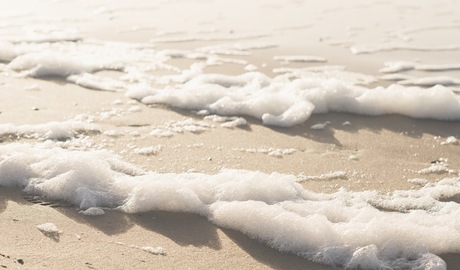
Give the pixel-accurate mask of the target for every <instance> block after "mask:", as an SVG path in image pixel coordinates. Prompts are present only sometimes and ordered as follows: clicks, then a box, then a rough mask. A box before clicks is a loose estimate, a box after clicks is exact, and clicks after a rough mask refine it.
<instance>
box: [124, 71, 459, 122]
mask: <svg viewBox="0 0 460 270" xmlns="http://www.w3.org/2000/svg"><path fill="white" fill-rule="evenodd" d="M331 72H332V71H326V73H322V72H321V73H319V74H316V73H312V72H308V73H307V74H308V75H307V74H303V73H299V74H297V75H298V76H299V77H300V78H299V79H294V80H292V81H290V80H286V77H285V76H283V75H281V76H278V77H275V78H272V79H270V78H268V77H267V76H265V75H264V74H262V73H258V72H251V73H246V74H243V75H239V76H228V75H225V76H224V75H216V74H207V75H200V76H198V77H195V78H193V79H192V80H190V81H188V82H186V83H185V84H184V85H182V86H178V87H177V88H171V87H168V88H166V89H164V90H160V89H156V90H152V91H150V92H149V91H144V92H139V91H137V90H134V92H131V91H129V92H128V96H135V97H136V98H138V99H141V100H142V102H143V103H146V104H154V103H163V104H168V105H171V106H173V107H178V108H183V109H188V110H197V111H199V110H207V111H209V112H210V113H214V114H219V115H248V116H251V117H255V118H258V119H261V120H262V121H263V123H264V124H266V125H277V126H285V127H289V126H294V125H299V124H302V123H303V122H305V121H306V120H308V119H309V118H310V115H311V114H312V113H325V112H332V111H336V112H350V113H358V114H365V115H381V114H392V113H396V114H402V115H407V116H411V117H417V118H435V119H444V120H454V119H460V101H459V97H458V96H456V95H455V93H453V92H452V91H451V90H449V89H447V88H444V87H441V86H435V87H432V88H429V89H422V88H417V87H403V86H398V85H391V86H389V87H387V88H383V87H378V88H375V89H366V88H364V87H358V86H355V85H354V84H355V83H360V82H367V81H366V80H367V77H360V76H359V74H356V75H355V74H353V73H348V72H342V71H333V72H332V73H331ZM328 74H334V76H331V77H332V78H331V77H329V75H328ZM429 82H430V83H433V82H434V81H433V80H429ZM438 82H439V81H438ZM414 83H415V82H414ZM420 83H421V82H420ZM142 95H145V97H143V98H142ZM274 104H276V106H274ZM422 104H424V105H423V106H422ZM427 104H429V106H428V105H427Z"/></svg>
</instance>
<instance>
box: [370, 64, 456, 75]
mask: <svg viewBox="0 0 460 270" xmlns="http://www.w3.org/2000/svg"><path fill="white" fill-rule="evenodd" d="M384 65H385V67H384V68H382V69H380V70H379V71H380V72H382V73H396V72H401V71H407V70H412V69H415V70H422V71H449V70H458V69H460V64H420V63H417V62H405V61H392V62H385V63H384Z"/></svg>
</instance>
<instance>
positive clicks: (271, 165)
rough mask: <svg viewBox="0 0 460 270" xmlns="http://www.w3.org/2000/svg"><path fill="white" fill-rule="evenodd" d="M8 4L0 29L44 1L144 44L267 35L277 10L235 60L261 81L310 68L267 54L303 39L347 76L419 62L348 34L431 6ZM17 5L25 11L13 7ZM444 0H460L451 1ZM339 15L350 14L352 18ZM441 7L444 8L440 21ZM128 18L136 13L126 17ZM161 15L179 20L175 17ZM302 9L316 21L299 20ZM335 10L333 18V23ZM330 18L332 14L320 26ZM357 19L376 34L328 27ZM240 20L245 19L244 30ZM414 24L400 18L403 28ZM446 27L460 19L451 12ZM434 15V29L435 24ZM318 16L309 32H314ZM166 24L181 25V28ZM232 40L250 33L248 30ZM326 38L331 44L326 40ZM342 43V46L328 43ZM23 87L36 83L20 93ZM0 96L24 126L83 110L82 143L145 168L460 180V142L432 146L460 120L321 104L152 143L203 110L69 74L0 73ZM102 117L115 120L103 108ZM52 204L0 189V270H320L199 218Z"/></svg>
mask: <svg viewBox="0 0 460 270" xmlns="http://www.w3.org/2000/svg"><path fill="white" fill-rule="evenodd" d="M15 2H16V1H15ZM17 2H18V3H15V4H14V6H13V7H10V6H9V5H10V3H8V7H9V8H10V9H11V11H13V10H15V11H18V12H19V14H22V15H20V17H21V18H23V19H24V18H25V19H24V20H23V21H22V22H21V23H20V24H19V25H18V26H12V27H9V28H5V29H3V28H2V34H3V35H8V34H14V33H15V31H17V30H18V29H20V28H21V27H22V26H24V25H23V24H24V21H27V23H29V24H33V23H34V20H38V21H40V17H35V15H37V14H36V13H34V14H35V15H34V16H32V15H28V14H29V12H36V10H38V9H39V10H41V12H39V13H38V15H41V16H45V17H46V16H58V15H59V14H60V13H61V12H62V11H65V12H67V13H66V14H68V15H69V14H72V15H69V16H68V17H66V19H64V20H62V21H61V22H60V23H62V24H64V25H70V26H71V25H74V24H77V25H78V26H79V30H80V31H81V32H82V33H83V34H84V35H85V37H88V38H95V39H96V38H97V39H100V40H114V41H129V42H149V40H150V39H152V38H153V39H154V40H155V39H160V38H167V37H173V38H183V37H187V36H188V37H190V36H193V37H196V36H200V35H198V34H196V33H194V32H193V30H194V29H209V28H213V27H216V28H217V29H219V31H218V32H217V33H215V34H214V35H215V36H213V38H216V36H223V37H226V38H228V37H230V38H231V37H232V36H234V35H239V34H242V35H259V34H261V33H263V32H264V31H261V29H264V30H267V29H266V27H264V25H266V22H267V20H269V19H270V18H275V19H276V22H277V23H274V25H273V27H271V28H270V29H269V30H270V31H268V30H267V32H268V33H269V34H268V36H266V37H261V38H258V39H257V41H258V42H262V43H264V44H267V43H276V44H278V45H279V46H276V47H274V48H268V49H264V50H260V51H257V52H258V53H255V54H253V55H250V56H241V58H242V59H244V60H247V61H249V62H251V63H253V64H255V65H257V66H259V67H260V69H259V70H260V71H262V72H266V73H267V75H270V76H272V75H273V68H276V67H297V68H301V67H306V66H308V67H311V66H317V65H319V64H317V63H315V64H310V63H309V64H305V63H279V62H277V61H275V60H273V57H272V56H273V55H287V54H289V55H299V54H305V48H308V52H307V53H308V54H311V55H319V56H324V57H327V59H328V63H327V64H328V65H345V66H346V67H347V70H350V71H354V72H363V73H365V74H369V75H374V76H379V75H381V74H380V73H379V72H378V69H380V68H382V67H383V62H384V61H387V60H398V61H399V60H408V61H412V60H414V59H415V58H417V57H418V53H417V52H414V51H409V52H408V51H404V52H402V51H394V52H383V53H379V54H369V55H352V54H351V53H350V52H349V48H348V46H347V44H349V42H347V41H346V40H347V39H349V38H353V39H354V41H355V42H357V43H360V42H361V43H363V42H364V41H369V40H372V41H377V42H379V40H380V39H381V36H379V35H381V33H385V29H386V27H390V26H393V28H392V29H396V28H398V27H394V25H391V24H390V22H391V21H394V20H395V19H398V18H404V19H406V20H412V19H413V20H416V18H415V17H417V16H406V15H407V13H411V12H414V13H416V12H417V11H420V10H421V11H420V12H422V11H424V10H427V9H429V8H430V5H426V6H423V5H422V6H421V7H420V8H419V9H418V8H416V7H409V6H404V5H402V4H401V8H400V10H401V12H400V13H399V14H393V13H385V14H387V15H388V17H385V18H384V17H379V19H376V21H373V18H375V14H379V9H378V8H376V6H377V5H381V7H380V8H381V9H380V11H381V12H384V11H385V10H387V7H386V5H385V1H379V4H375V6H372V5H371V6H370V7H369V6H366V3H364V2H363V3H359V1H354V2H356V3H354V5H350V6H338V4H337V3H333V1H326V2H327V3H326V2H325V3H323V4H322V5H324V6H321V7H317V9H318V10H320V11H321V12H318V13H316V14H315V13H313V11H312V13H311V14H307V15H308V16H307V15H305V14H302V13H301V12H300V11H299V12H295V10H296V8H295V7H294V6H295V4H292V5H291V6H289V7H286V6H283V5H281V4H279V3H278V2H277V1H270V3H267V4H266V5H265V6H264V12H263V13H261V14H262V15H263V16H265V17H261V18H262V19H260V20H254V17H253V12H254V10H253V9H252V8H253V6H252V5H249V8H248V9H243V11H241V10H239V9H238V8H236V6H238V5H231V6H232V7H235V8H233V9H230V8H229V6H228V3H222V4H221V6H220V7H221V9H219V10H217V11H216V10H210V11H209V13H207V14H208V15H209V18H207V16H201V17H198V15H197V14H200V12H205V11H206V10H207V7H206V6H203V5H202V4H197V6H195V7H198V8H196V9H193V5H192V6H191V4H190V3H188V2H187V3H186V2H181V1H178V2H177V3H174V4H170V5H167V6H165V7H164V9H165V10H162V12H156V13H155V11H156V10H158V9H159V7H160V6H161V3H154V4H152V5H151V6H149V5H147V6H149V8H146V7H145V6H146V2H148V1H136V3H133V4H132V6H133V7H144V8H140V9H136V8H133V9H130V10H129V9H128V11H124V12H121V11H120V10H123V5H122V3H121V1H118V2H117V3H116V4H114V5H113V7H112V9H111V6H110V5H111V4H109V2H110V1H105V2H104V1H101V3H100V4H98V5H92V4H91V5H89V4H83V3H78V4H76V3H74V2H73V1H67V2H66V1H46V3H41V4H37V3H36V2H34V1H17ZM272 2H273V3H272ZM293 2H296V1H293ZM300 2H301V1H300ZM444 2H446V3H447V2H448V1H444ZM446 3H445V6H446V7H445V8H443V7H442V5H441V7H439V10H438V13H434V14H430V16H432V17H429V19H431V20H435V19H439V20H443V19H445V20H446V21H447V20H448V19H446V17H449V18H451V17H452V12H453V11H452V10H449V8H448V7H449V5H450V4H446ZM195 4H196V3H195ZM431 4H432V3H431ZM2 5H3V6H4V5H6V4H5V3H3V4H0V7H1V6H2ZM22 5H23V7H24V9H21V6H22ZM215 6H219V5H218V4H216V5H210V6H209V8H214V7H215ZM280 6H281V8H284V9H285V12H284V13H282V14H281V15H280V13H279V12H277V10H278V9H279V8H280ZM453 6H458V4H455V3H454V4H453ZM240 7H241V5H240ZM104 8H105V9H104ZM117 8H119V9H117ZM3 10H4V9H3ZM70 10H72V11H73V12H70ZM89 11H91V12H89ZM69 12H70V13H69ZM422 13H423V12H422ZM78 14H83V15H84V16H83V17H82V19H81V21H78V20H77V19H78ZM151 14H155V15H157V16H152V15H151ZM235 14H238V16H240V17H238V18H240V19H239V20H235V18H236V17H235V16H236V15H235ZM283 14H284V15H283ZM286 14H292V16H286ZM350 14H359V16H358V15H357V16H356V17H355V19H350V18H352V17H350ZM423 14H428V13H423ZM442 14H447V15H445V16H444V17H443V16H442ZM172 15H174V16H172ZM262 15H261V16H262ZM5 16H6V15H5ZM136 16H137V17H136ZM133 17H136V18H137V19H136V21H133ZM171 17H174V18H179V19H177V20H176V21H173V19H172V18H171ZM300 17H307V18H310V19H311V18H313V19H311V20H306V22H305V23H303V22H302V23H299V21H298V18H300ZM333 17H334V18H336V20H332V19H330V18H333ZM7 18H8V17H7ZM27 18H29V19H27ZM199 18H201V19H199ZM267 18H268V19H267ZM358 18H360V19H358ZM364 18H365V19H364ZM408 18H410V19H408ZM283 19H286V20H284V21H283ZM329 20H330V21H331V22H329V23H328V22H325V21H329ZM366 20H367V21H371V22H372V24H370V25H373V26H374V27H375V29H378V31H373V30H372V29H373V28H372V27H370V28H369V29H366V31H363V33H362V35H358V37H356V38H354V36H353V33H354V32H355V30H349V31H348V34H347V33H346V32H344V31H345V30H343V29H342V30H338V25H341V24H343V22H347V26H349V29H355V28H356V29H360V28H359V27H362V26H363V22H365V21H366ZM418 20H420V18H418ZM422 20H423V18H422ZM75 21H77V23H75ZM235 21H237V23H236V22H235ZM247 22H253V24H249V26H248V24H247ZM264 23H265V24H264ZM387 23H388V24H387ZM416 23H417V22H416V21H409V22H407V21H406V22H405V23H404V25H414V24H416ZM456 23H457V24H458V23H460V21H458V19H457V21H456ZM439 24H441V25H442V22H441V23H439ZM94 25H97V27H94ZM184 25H187V26H184ZM315 25H319V26H320V27H314V26H315ZM139 26H144V27H146V30H143V31H134V30H133V31H122V30H129V29H131V30H132V29H135V27H139ZM147 26H151V27H152V28H149V27H147ZM277 27H281V28H283V27H284V28H283V29H284V30H276V29H277ZM183 28H186V29H183ZM272 28H273V29H275V30H273V29H272ZM455 29H457V28H455ZM159 30H161V31H170V32H171V33H179V34H172V35H171V36H170V35H165V36H162V35H159V34H158V31H159ZM220 30H222V31H220ZM177 31H185V34H184V33H181V32H177ZM277 31H278V32H277ZM296 31H298V32H296ZM442 31H453V33H454V35H452V32H448V34H445V33H444V35H443V33H440V34H439V35H440V36H441V37H442V38H444V37H445V42H447V43H455V42H458V41H459V40H458V36H459V35H457V36H455V34H458V29H457V30H446V29H444V30H442ZM442 31H441V32H442ZM455 31H456V32H455ZM292 32H296V33H301V34H303V35H304V36H305V38H303V39H299V38H298V37H299V34H295V33H294V34H292ZM424 34H426V32H423V33H416V34H414V37H415V38H416V41H417V42H419V43H422V44H429V45H430V44H431V43H435V42H434V41H433V40H430V39H428V38H427V36H429V35H428V34H426V35H424ZM347 35H348V36H347ZM374 36H376V37H375V38H374ZM427 39H428V40H427ZM235 40H236V41H240V42H241V41H242V42H250V41H252V40H251V39H249V38H248V39H243V40H240V39H235ZM334 40H335V41H336V43H338V45H330V44H331V43H334ZM340 40H345V41H342V42H339V41H340ZM229 42H233V41H216V40H211V41H210V40H206V39H204V40H195V41H191V42H166V41H165V42H158V43H156V44H155V46H156V49H158V50H160V49H166V48H174V49H195V48H199V47H203V46H209V45H215V44H219V43H229ZM344 45H345V46H344ZM451 59H460V52H459V50H454V51H443V52H435V53H426V54H424V55H423V59H422V60H423V61H424V62H427V63H429V62H433V61H436V62H437V63H441V62H445V63H450V61H451ZM188 61H189V60H184V59H179V60H178V59H173V60H171V61H170V62H169V63H171V64H174V65H177V66H178V67H181V66H182V67H187V66H188V65H190V63H189V62H188ZM207 72H209V73H211V72H212V73H214V72H215V73H223V74H229V75H231V74H240V73H241V72H243V66H242V65H238V64H228V65H224V66H214V67H210V68H209V69H208V70H207ZM411 74H412V75H417V74H423V75H426V73H424V72H421V71H413V72H412V73H411ZM446 74H447V75H449V76H453V77H457V78H458V76H460V71H459V70H454V71H447V72H446ZM106 75H107V76H109V77H117V76H119V75H120V74H118V73H117V72H108V73H107V74H106ZM388 84H389V82H384V81H379V82H377V83H376V85H382V86H385V85H388ZM31 85H34V86H35V87H33V88H36V89H38V90H30V89H28V88H30V86H31ZM0 96H1V101H0V123H13V124H16V125H25V124H29V125H31V124H41V123H47V122H50V121H64V120H67V119H74V118H75V117H76V116H78V115H82V114H84V115H89V116H91V117H94V118H95V119H96V120H95V122H96V123H97V125H98V126H100V127H101V132H96V133H94V134H90V138H91V142H90V146H89V147H88V148H89V149H108V150H110V151H113V152H114V153H116V154H119V155H120V156H121V157H122V158H123V160H125V161H128V162H131V163H133V164H135V165H136V166H138V167H140V168H142V169H144V170H147V171H148V170H151V171H156V172H161V173H169V172H174V173H179V172H203V173H208V174H214V173H216V172H219V171H220V170H222V169H225V168H231V169H246V170H254V171H262V172H266V173H272V172H280V173H286V174H294V175H305V176H309V178H308V179H305V180H304V181H301V184H302V185H303V186H304V187H305V188H306V189H310V190H313V191H315V192H324V193H331V192H336V191H338V190H339V189H341V188H345V189H347V190H350V191H363V190H378V191H380V192H382V193H385V192H391V191H394V190H401V189H402V190H408V189H415V188H419V185H418V184H415V183H414V182H409V181H408V180H409V179H414V178H424V179H426V180H428V181H430V182H436V181H439V180H440V179H442V178H445V177H449V176H457V175H458V170H460V146H459V145H458V144H443V142H444V141H445V140H446V139H447V138H448V137H449V136H457V138H458V136H459V134H460V124H459V122H458V121H437V120H422V119H413V118H409V117H405V116H400V115H386V116H379V117H373V116H362V115H353V114H345V113H327V114H318V115H313V116H312V117H311V118H310V119H309V120H308V121H307V122H306V123H304V124H302V125H300V126H296V127H293V128H278V127H268V126H264V125H262V124H261V121H260V120H257V119H253V118H250V117H246V120H247V121H248V123H249V124H248V125H247V126H244V127H241V128H235V129H227V128H224V127H220V125H219V124H213V123H210V124H211V126H210V127H209V128H207V129H206V130H205V131H203V132H200V133H190V132H184V133H181V134H175V135H174V136H173V137H171V138H157V137H153V136H149V135H148V134H149V133H150V132H151V131H152V129H153V128H155V127H163V126H164V125H165V124H166V123H167V122H169V121H181V120H183V119H189V118H191V119H194V120H196V121H201V120H202V119H203V118H202V117H200V116H197V115H196V114H194V113H192V112H190V111H185V110H179V109H174V108H169V107H166V106H163V105H152V106H147V105H144V104H142V103H139V102H137V101H134V100H131V99H129V98H127V97H124V96H123V94H121V93H117V92H104V91H94V90H90V89H86V88H82V87H80V86H76V85H73V84H70V83H67V82H65V81H63V80H62V78H42V79H34V78H22V77H19V78H17V77H15V76H1V77H0ZM115 101H116V102H115ZM114 102H115V103H116V105H114ZM114 109H116V110H118V114H116V113H115V114H116V115H113V110H114ZM107 112H109V113H110V112H111V113H112V115H111V116H110V117H104V116H106V115H107ZM326 122H327V123H328V124H327V125H326V127H325V128H324V129H319V130H316V129H312V128H311V127H312V126H313V125H315V124H321V123H326ZM107 131H110V132H107ZM133 134H135V135H133ZM0 142H1V143H2V144H7V143H11V142H36V140H35V139H25V138H14V137H13V138H12V137H8V136H7V137H3V138H0ZM148 146H161V151H160V152H159V153H158V154H156V155H149V156H145V155H139V154H136V153H135V152H133V149H135V148H142V147H148ZM267 149H295V151H294V152H293V153H289V154H282V155H278V156H273V155H268V154H267V151H265V150H267ZM258 150H261V151H258ZM439 160H448V164H449V168H450V169H452V170H454V171H456V172H457V174H452V173H442V174H423V175H421V173H420V170H422V169H424V168H428V167H430V166H431V164H432V163H433V162H435V161H439ZM337 171H341V172H343V173H342V174H340V177H327V176H326V177H322V176H324V175H328V174H330V173H334V172H337ZM312 176H313V177H312ZM314 176H317V177H314ZM453 200H454V201H455V198H454V199H453ZM31 201H32V202H31ZM50 203H51V205H49V203H47V202H43V201H40V200H35V199H31V198H29V197H27V195H26V194H24V193H22V192H21V191H20V190H13V189H7V188H2V187H0V230H1V231H2V232H3V233H2V234H0V242H1V243H2V245H1V247H0V266H2V267H3V268H8V269H86V268H88V269H270V268H271V269H318V270H319V269H331V268H328V267H325V266H321V265H317V264H314V263H312V262H309V261H307V260H305V259H303V258H301V257H299V256H296V255H292V254H283V253H280V252H278V251H276V250H274V249H272V248H270V247H268V246H266V245H264V244H261V243H259V242H257V241H255V240H252V239H250V238H248V237H247V236H245V235H243V234H242V233H240V232H236V231H233V230H229V229H224V228H219V227H217V226H215V225H213V224H212V223H210V222H209V221H207V220H206V219H205V218H203V217H200V216H197V215H193V214H184V213H168V212H148V213H140V214H132V215H129V214H124V213H121V212H118V211H106V214H105V215H103V216H94V217H93V216H84V215H82V214H80V213H79V210H78V209H76V207H75V206H71V205H66V204H65V203H62V202H50ZM48 222H51V223H54V224H55V225H56V226H57V227H58V228H59V230H61V232H60V233H57V234H53V235H45V234H43V233H42V232H41V231H40V230H39V229H37V225H40V224H44V223H48ZM143 247H154V248H156V247H162V248H164V250H165V254H164V255H155V254H151V253H149V252H147V251H145V250H143V249H142V248H143ZM443 259H444V260H446V262H447V265H448V269H452V270H453V269H457V268H456V267H458V265H459V264H460V261H459V256H458V254H446V255H443Z"/></svg>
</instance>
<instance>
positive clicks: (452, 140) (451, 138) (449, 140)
mask: <svg viewBox="0 0 460 270" xmlns="http://www.w3.org/2000/svg"><path fill="white" fill-rule="evenodd" d="M447 144H458V139H457V138H455V137H454V136H449V137H447V139H446V140H445V141H443V142H441V145H447Z"/></svg>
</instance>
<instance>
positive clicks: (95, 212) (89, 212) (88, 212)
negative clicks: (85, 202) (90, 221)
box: [80, 207, 105, 216]
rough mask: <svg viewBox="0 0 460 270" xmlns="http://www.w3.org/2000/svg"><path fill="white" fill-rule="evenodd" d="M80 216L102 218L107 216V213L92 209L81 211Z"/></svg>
mask: <svg viewBox="0 0 460 270" xmlns="http://www.w3.org/2000/svg"><path fill="white" fill-rule="evenodd" d="M80 214H83V215H85V216H102V215H105V211H104V209H102V208H99V207H90V208H88V209H86V210H84V211H80Z"/></svg>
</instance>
